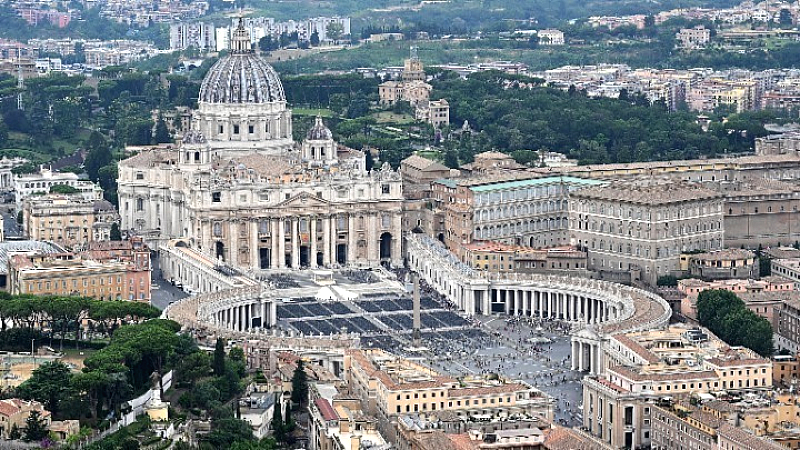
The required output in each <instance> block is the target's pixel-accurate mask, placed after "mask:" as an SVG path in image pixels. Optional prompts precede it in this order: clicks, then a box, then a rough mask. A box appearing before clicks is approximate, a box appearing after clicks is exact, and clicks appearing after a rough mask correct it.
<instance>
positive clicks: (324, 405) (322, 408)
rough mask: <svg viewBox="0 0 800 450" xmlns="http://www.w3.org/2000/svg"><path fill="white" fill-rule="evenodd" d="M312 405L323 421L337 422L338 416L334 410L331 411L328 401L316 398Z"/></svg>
mask: <svg viewBox="0 0 800 450" xmlns="http://www.w3.org/2000/svg"><path fill="white" fill-rule="evenodd" d="M314 404H315V405H316V406H317V409H319V413H320V414H322V418H323V419H324V420H326V421H329V420H339V415H338V414H336V410H334V409H333V407H332V406H331V404H330V403H329V402H328V400H326V399H324V398H318V399H316V400H314Z"/></svg>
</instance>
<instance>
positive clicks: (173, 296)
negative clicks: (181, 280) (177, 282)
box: [150, 254, 188, 311]
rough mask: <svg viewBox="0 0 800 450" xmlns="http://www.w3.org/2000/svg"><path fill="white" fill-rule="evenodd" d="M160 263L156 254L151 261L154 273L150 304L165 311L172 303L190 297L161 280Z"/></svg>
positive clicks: (152, 275)
mask: <svg viewBox="0 0 800 450" xmlns="http://www.w3.org/2000/svg"><path fill="white" fill-rule="evenodd" d="M159 262H160V261H159V259H158V255H157V254H154V256H153V257H152V260H151V264H152V267H153V271H152V274H151V277H152V288H151V291H150V304H151V305H153V306H155V307H156V308H158V309H160V310H162V311H163V310H164V309H165V308H166V307H167V305H169V304H170V303H172V302H174V301H177V300H180V299H182V298H186V297H188V295H187V294H186V293H185V292H183V291H182V290H181V289H178V288H176V287H175V286H173V285H172V284H170V283H169V282H168V281H166V280H164V279H162V278H161V268H160V265H159Z"/></svg>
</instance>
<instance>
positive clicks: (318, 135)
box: [306, 116, 333, 141]
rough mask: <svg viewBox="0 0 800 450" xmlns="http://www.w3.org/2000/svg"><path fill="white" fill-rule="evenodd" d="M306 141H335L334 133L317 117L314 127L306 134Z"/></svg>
mask: <svg viewBox="0 0 800 450" xmlns="http://www.w3.org/2000/svg"><path fill="white" fill-rule="evenodd" d="M306 139H308V140H309V141H330V140H332V139H333V133H331V130H329V129H328V127H326V126H325V124H324V123H323V122H322V117H320V116H317V120H316V121H315V122H314V126H313V127H311V129H310V130H308V133H307V134H306Z"/></svg>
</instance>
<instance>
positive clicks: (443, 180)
mask: <svg viewBox="0 0 800 450" xmlns="http://www.w3.org/2000/svg"><path fill="white" fill-rule="evenodd" d="M434 183H439V184H443V185H445V186H447V187H449V188H450V189H455V187H456V182H455V180H451V179H449V178H440V179H438V180H436V181H434Z"/></svg>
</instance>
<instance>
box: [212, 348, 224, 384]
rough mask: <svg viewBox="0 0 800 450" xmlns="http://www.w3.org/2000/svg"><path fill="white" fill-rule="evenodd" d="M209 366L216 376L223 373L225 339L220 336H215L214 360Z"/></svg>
mask: <svg viewBox="0 0 800 450" xmlns="http://www.w3.org/2000/svg"><path fill="white" fill-rule="evenodd" d="M211 368H212V369H213V370H214V375H216V376H218V377H219V376H222V375H223V374H224V373H225V341H224V340H223V339H222V338H217V342H216V344H215V345H214V362H213V364H212V366H211Z"/></svg>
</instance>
